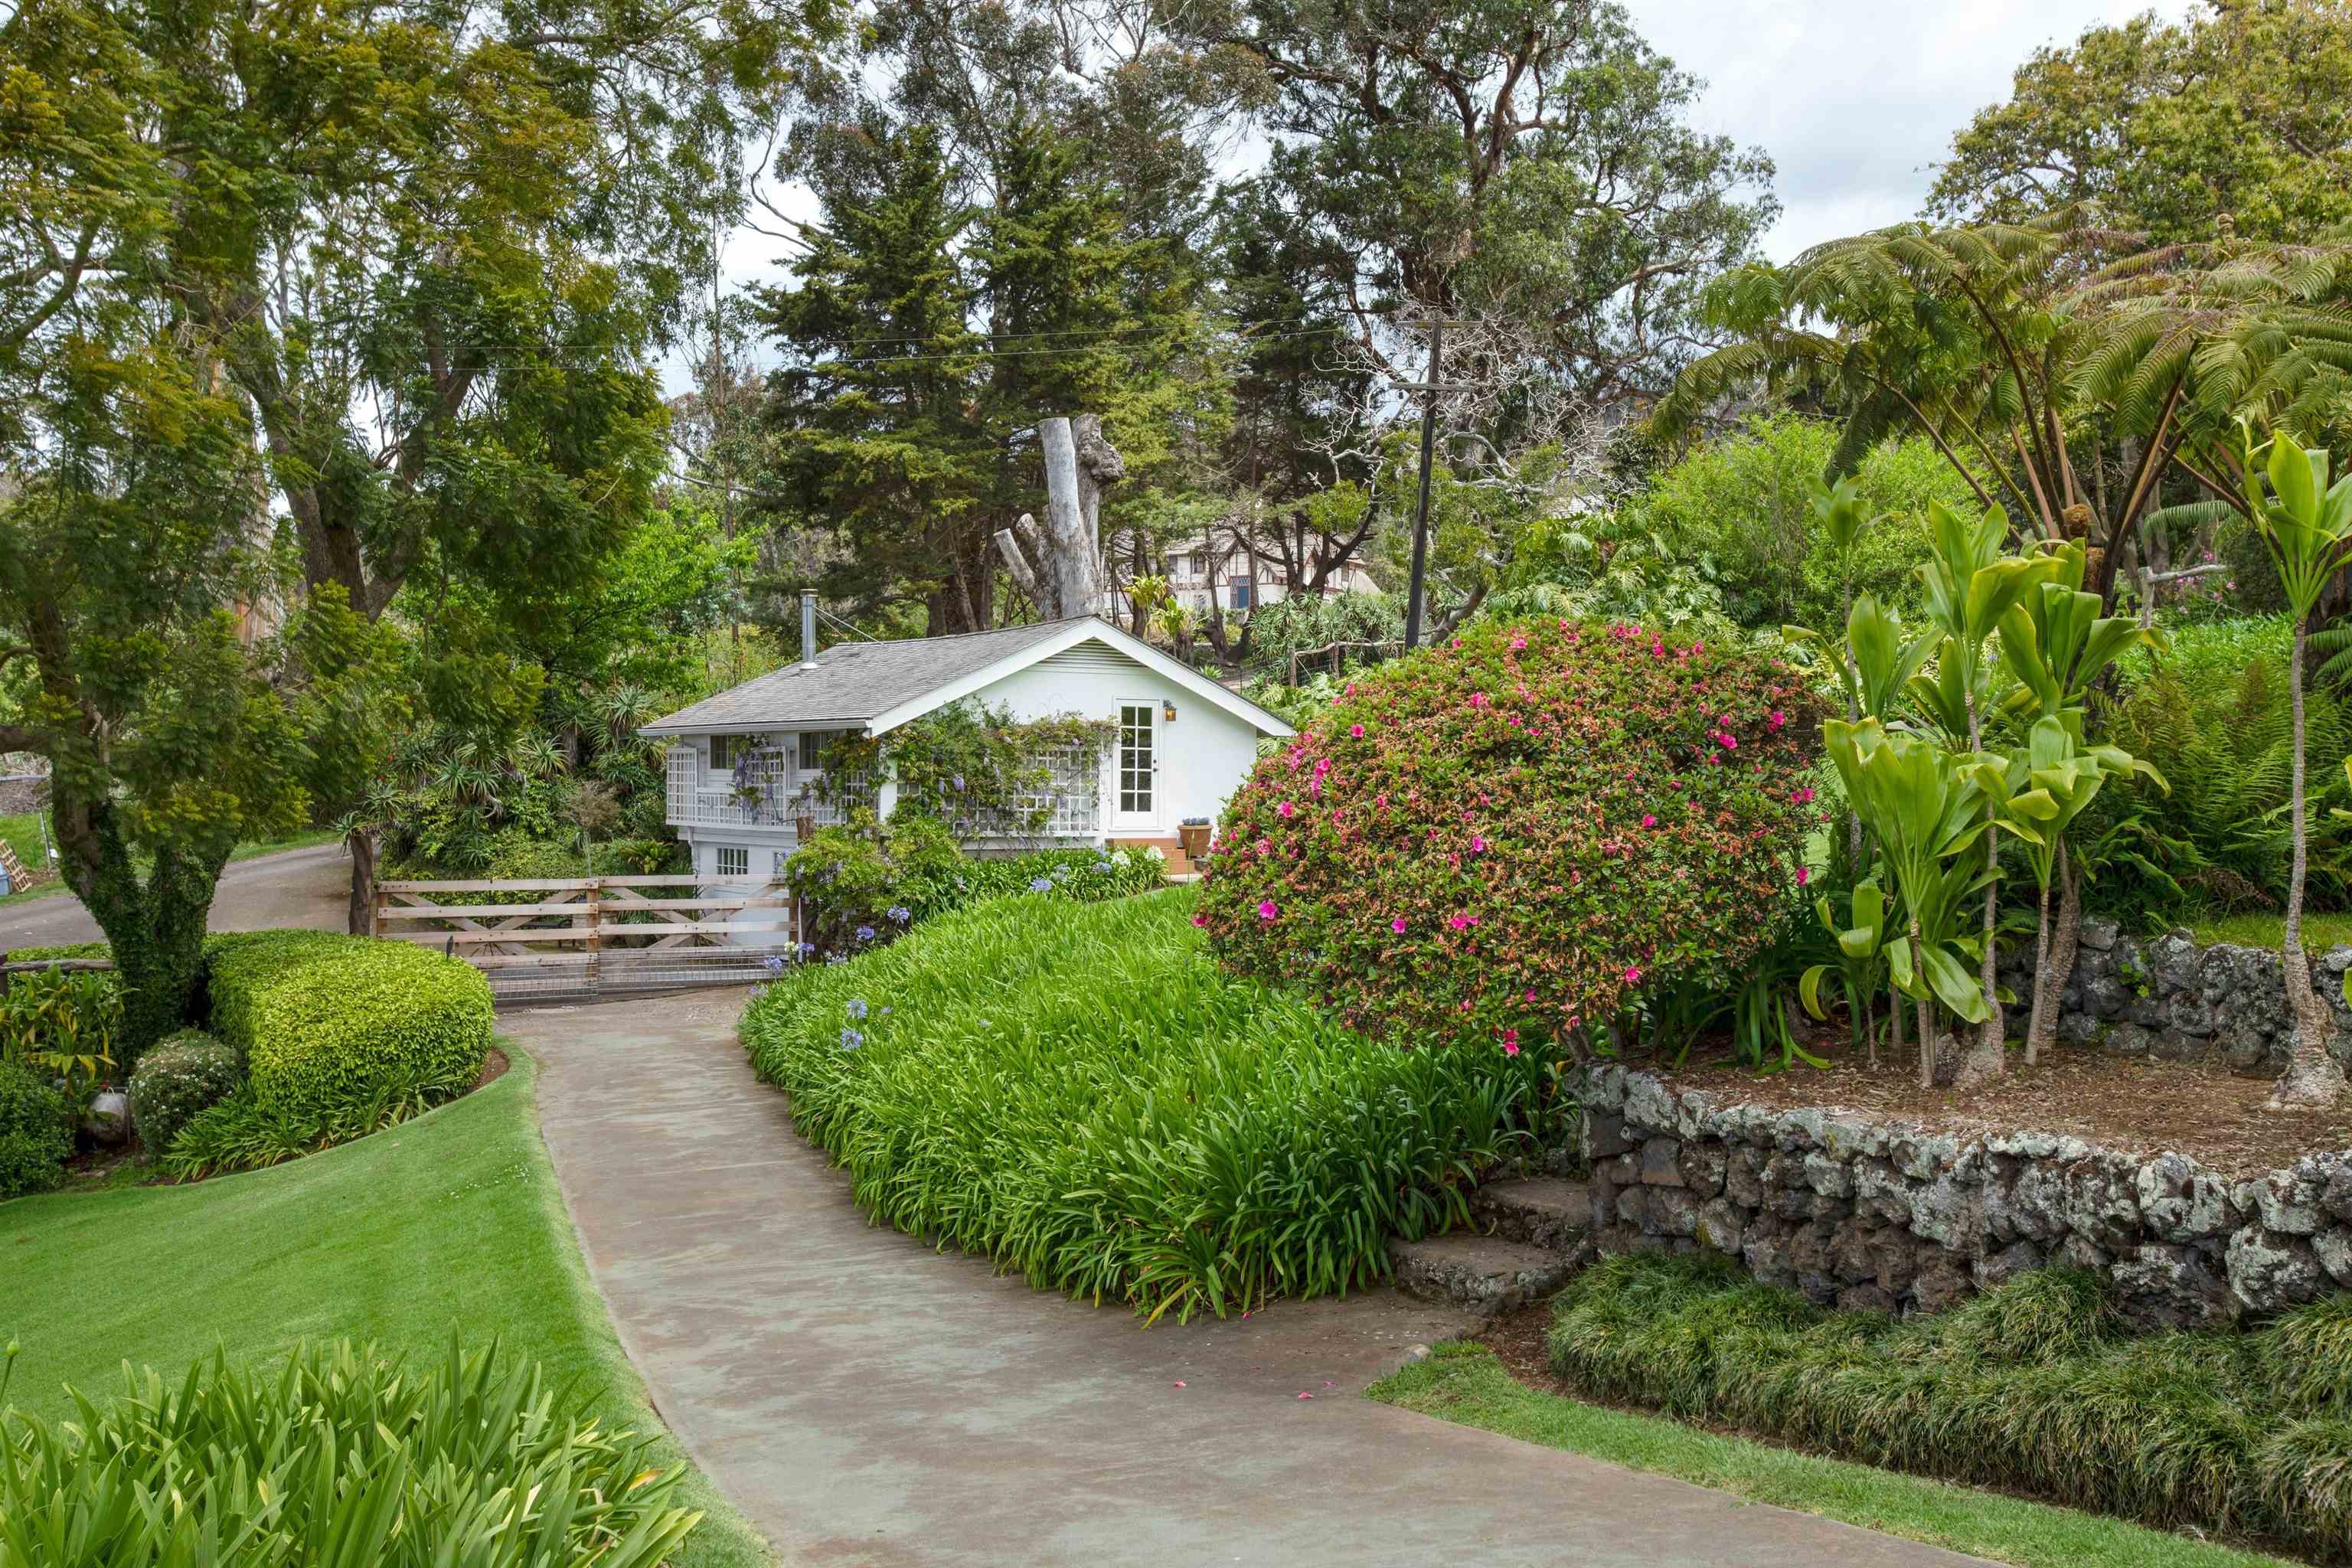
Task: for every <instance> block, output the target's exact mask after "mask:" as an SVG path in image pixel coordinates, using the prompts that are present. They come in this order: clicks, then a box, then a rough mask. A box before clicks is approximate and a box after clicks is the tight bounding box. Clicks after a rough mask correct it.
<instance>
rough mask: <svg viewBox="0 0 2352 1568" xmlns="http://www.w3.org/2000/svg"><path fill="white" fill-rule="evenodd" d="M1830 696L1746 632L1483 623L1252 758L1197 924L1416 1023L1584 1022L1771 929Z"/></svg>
mask: <svg viewBox="0 0 2352 1568" xmlns="http://www.w3.org/2000/svg"><path fill="white" fill-rule="evenodd" d="M1821 718H1822V710H1821V707H1820V702H1819V700H1818V699H1817V698H1816V697H1815V696H1814V695H1813V694H1812V693H1811V691H1810V690H1809V689H1808V688H1807V686H1806V683H1805V682H1804V680H1803V679H1801V677H1800V676H1799V674H1798V673H1797V672H1796V671H1794V670H1792V669H1790V668H1786V667H1785V666H1783V665H1782V664H1781V663H1780V661H1779V660H1778V659H1776V658H1772V657H1771V656H1769V654H1767V653H1763V652H1759V651H1757V650H1754V649H1750V648H1747V647H1735V646H1727V645H1724V644H1722V643H1719V642H1714V641H1686V640H1683V639H1679V638H1675V637H1667V636H1661V635H1659V634H1657V633H1654V632H1653V631H1650V630H1647V629H1644V628H1642V627H1639V626H1626V625H1615V626H1612V625H1609V624H1606V623H1603V624H1600V625H1592V624H1584V623H1575V622H1567V621H1541V622H1534V623H1526V624H1513V623H1510V622H1497V623H1494V624H1489V625H1485V626H1476V627H1475V628H1473V629H1470V630H1467V631H1465V632H1464V633H1463V634H1462V635H1461V636H1460V637H1456V638H1454V639H1452V640H1451V641H1450V642H1449V643H1447V644H1445V645H1444V646H1442V647H1435V648H1433V649H1431V650H1429V651H1427V652H1425V653H1423V654H1421V655H1419V656H1417V657H1415V658H1409V659H1405V660H1402V661H1401V662H1399V663H1396V664H1393V665H1391V666H1389V667H1387V668H1384V669H1381V670H1380V671H1378V672H1377V673H1371V674H1366V675H1362V676H1360V677H1358V678H1357V679H1356V680H1355V681H1354V682H1353V683H1352V684H1351V685H1349V687H1348V688H1347V690H1346V693H1345V694H1344V695H1343V696H1342V697H1341V698H1340V700H1339V701H1338V702H1337V703H1335V704H1333V706H1332V707H1331V708H1330V709H1329V710H1328V711H1327V712H1326V713H1325V714H1323V715H1322V716H1321V717H1320V718H1319V719H1318V721H1315V722H1314V723H1313V724H1311V725H1310V726H1308V727H1307V728H1305V729H1302V730H1301V731H1300V732H1299V734H1298V736H1297V739H1296V740H1294V741H1293V742H1289V743H1288V744H1286V746H1285V747H1284V748H1283V749H1282V750H1280V751H1278V752H1275V753H1274V754H1272V755H1270V756H1268V757H1266V758H1265V759H1263V760H1262V761H1261V762H1260V763H1258V765H1257V767H1256V769H1255V772H1254V773H1252V774H1251V776H1250V778H1249V780H1248V782H1247V783H1245V784H1244V785H1243V786H1242V788H1241V790H1240V791H1239V792H1238V793H1237V794H1236V795H1234V800H1233V803H1232V805H1231V806H1230V807H1229V808H1228V810H1227V812H1226V814H1225V818H1224V821H1223V824H1222V825H1221V826H1220V827H1219V829H1218V833H1217V837H1216V840H1215V843H1214V845H1213V849H1212V853H1211V857H1210V869H1209V875H1208V877H1207V879H1206V881H1205V882H1204V884H1203V886H1202V897H1201V901H1200V905H1199V921H1198V923H1199V924H1200V925H1201V926H1202V928H1203V930H1204V931H1206V932H1207V934H1208V939H1209V943H1210V949H1211V951H1212V952H1213V953H1214V954H1215V955H1216V957H1217V958H1218V959H1219V960H1220V961H1221V962H1222V963H1224V964H1225V965H1226V966H1227V967H1228V968H1230V969H1232V970H1234V971H1235V972H1237V973H1243V974H1248V975H1254V976H1256V977H1259V978H1262V979H1267V980H1273V981H1276V982H1280V983H1283V984H1293V985H1297V986H1300V987H1303V988H1304V989H1305V990H1306V991H1307V992H1308V993H1309V994H1312V995H1314V996H1315V997H1316V998H1317V999H1318V1000H1319V1001H1321V1002H1322V1003H1323V1004H1324V1005H1326V1006H1328V1007H1329V1008H1331V1009H1332V1010H1334V1011H1336V1012H1337V1013H1338V1014H1339V1016H1340V1017H1341V1018H1342V1019H1344V1020H1345V1021H1346V1022H1348V1023H1349V1024H1350V1025H1352V1026H1357V1027H1360V1028H1363V1029H1366V1030H1368V1031H1370V1032H1374V1033H1378V1034H1381V1035H1383V1036H1385V1037H1389V1038H1391V1039H1393V1040H1395V1041H1397V1042H1399V1043H1402V1044H1416V1043H1424V1042H1426V1043H1441V1042H1443V1043H1453V1044H1461V1045H1467V1046H1476V1047H1482V1048H1487V1049H1499V1050H1504V1051H1509V1052H1512V1053H1514V1054H1516V1052H1517V1049H1518V1048H1519V1047H1521V1046H1522V1043H1524V1044H1525V1045H1526V1046H1527V1047H1529V1048H1533V1047H1536V1046H1538V1044H1549V1045H1551V1046H1554V1047H1558V1046H1562V1045H1567V1044H1570V1043H1572V1042H1575V1041H1578V1040H1580V1039H1581V1038H1583V1037H1586V1036H1587V1035H1588V1033H1589V1032H1591V1031H1595V1030H1598V1029H1599V1028H1601V1027H1602V1026H1605V1025H1607V1024H1608V1023H1609V1022H1610V1021H1611V1020H1612V1019H1613V1018H1615V1017H1617V1016H1619V1015H1620V1014H1621V1013H1622V1012H1623V1011H1624V1010H1625V1009H1626V1008H1627V1007H1628V1006H1629V1005H1632V1004H1633V1002H1634V1001H1635V1000H1636V999H1637V998H1638V997H1639V996H1640V994H1642V993H1643V991H1644V989H1645V988H1647V987H1649V986H1651V985H1654V984H1659V983H1663V982H1671V983H1672V984H1676V985H1686V984H1729V983H1732V982H1735V981H1736V980H1737V978H1738V974H1739V973H1740V970H1741V966H1742V964H1743V963H1744V962H1745V961H1747V960H1748V959H1749V958H1750V957H1751V956H1753V955H1754V954H1756V953H1757V952H1759V950H1760V949H1761V948H1763V947H1764V946H1765V945H1766V944H1767V943H1768V942H1769V941H1770V940H1771V938H1772V936H1773V933H1774V932H1775V931H1777V930H1778V929H1779V928H1780V925H1781V924H1782V923H1783V921H1784V920H1785V916H1786V912H1787V910H1789V909H1790V903H1791V895H1792V892H1793V890H1794V889H1795V888H1796V887H1797V886H1798V884H1799V882H1800V879H1801V868H1802V865H1803V847H1804V836H1805V834H1806V832H1807V831H1808V830H1809V829H1810V828H1811V827H1813V826H1817V825H1818V823H1819V821H1820V807H1818V806H1817V805H1813V804H1811V784H1810V777H1811V772H1812V767H1813V763H1814V761H1815V758H1816V756H1817V755H1818V752H1817V746H1818V739H1819V723H1820V720H1821Z"/></svg>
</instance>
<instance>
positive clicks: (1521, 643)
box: [1511, 637, 1528, 653]
mask: <svg viewBox="0 0 2352 1568" xmlns="http://www.w3.org/2000/svg"><path fill="white" fill-rule="evenodd" d="M1527 646H1528V639H1527V638H1525V637H1513V638H1512V639H1511V651H1512V652H1513V653H1518V652H1521V651H1522V650H1524V649H1525V648H1526V647H1527Z"/></svg>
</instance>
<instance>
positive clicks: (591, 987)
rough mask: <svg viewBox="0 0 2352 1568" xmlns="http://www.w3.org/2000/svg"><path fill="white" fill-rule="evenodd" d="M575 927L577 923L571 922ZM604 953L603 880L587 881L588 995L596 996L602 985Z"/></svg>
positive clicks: (598, 878) (593, 879)
mask: <svg viewBox="0 0 2352 1568" xmlns="http://www.w3.org/2000/svg"><path fill="white" fill-rule="evenodd" d="M573 923H574V924H575V925H576V924H577V923H578V922H577V921H574V922H573ZM603 957H604V879H603V878H601V877H591V878H589V879H588V994H589V995H591V996H593V995H596V994H598V993H599V990H600V988H601V987H602V985H603V984H604V975H603V964H602V962H601V961H602V959H603Z"/></svg>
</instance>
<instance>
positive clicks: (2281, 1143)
mask: <svg viewBox="0 0 2352 1568" xmlns="http://www.w3.org/2000/svg"><path fill="white" fill-rule="evenodd" d="M1801 1043H1802V1044H1803V1045H1804V1047H1805V1048H1806V1049H1807V1050H1809V1051H1811V1052H1812V1053H1813V1054H1814V1055H1815V1056H1818V1057H1821V1058H1823V1059H1824V1060H1826V1061H1827V1062H1828V1063H1829V1064H1830V1065H1829V1067H1828V1068H1825V1069H1823V1068H1811V1067H1807V1066H1806V1065H1804V1064H1803V1063H1801V1062H1800V1063H1799V1064H1797V1065H1796V1066H1795V1067H1793V1068H1790V1069H1789V1070H1788V1071H1786V1072H1781V1073H1774V1074H1772V1075H1770V1076H1769V1077H1759V1076H1758V1075H1757V1074H1755V1073H1753V1072H1751V1071H1749V1070H1748V1069H1747V1068H1741V1067H1738V1066H1735V1065H1732V1064H1730V1063H1728V1062H1724V1061H1721V1060H1719V1059H1718V1058H1719V1056H1720V1047H1718V1046H1717V1045H1715V1044H1714V1043H1712V1042H1709V1041H1706V1040H1702V1041H1700V1042H1699V1043H1698V1044H1697V1045H1696V1046H1694V1047H1692V1049H1691V1053H1690V1056H1689V1058H1688V1059H1687V1060H1686V1062H1685V1065H1684V1066H1683V1067H1682V1068H1679V1069H1675V1068H1664V1067H1663V1066H1662V1065H1661V1066H1657V1067H1652V1066H1649V1065H1648V1064H1645V1063H1643V1061H1641V1060H1640V1059H1638V1058H1636V1059H1635V1060H1633V1061H1632V1062H1630V1063H1629V1064H1628V1065H1629V1066H1633V1067H1636V1068H1643V1069H1644V1070H1651V1071H1658V1072H1660V1073H1661V1074H1662V1076H1664V1079H1666V1081H1667V1082H1669V1083H1671V1084H1673V1085H1674V1086H1675V1088H1676V1089H1704V1090H1706V1092H1708V1093H1710V1094H1719V1095H1724V1096H1727V1097H1728V1098H1731V1099H1733V1100H1740V1101H1743V1102H1745V1103H1748V1104H1750V1105H1761V1106H1767V1107H1769V1108H1771V1109H1773V1110H1796V1109H1799V1108H1801V1107H1804V1106H1821V1107H1823V1108H1828V1109H1836V1110H1853V1111H1860V1112H1863V1113H1864V1114H1867V1115H1869V1116H1872V1117H1875V1118H1883V1119H1885V1120H1888V1121H1909V1122H1916V1123H1917V1124H1918V1125H1920V1126H1922V1127H1926V1128H1929V1129H1932V1130H1934V1131H1941V1132H1953V1133H1958V1134H1961V1135H1963V1136H1965V1135H1969V1134H1977V1133H1993V1132H2013V1131H2034V1132H2051V1133H2058V1134H2071V1135H2072V1136H2074V1137H2077V1138H2082V1139H2084V1140H2086V1141H2088V1142H2094V1143H2098V1144H2101V1145H2104V1146H2105V1147H2106V1148H2109V1149H2113V1150H2116V1152H2123V1153H2138V1154H2152V1153H2158V1152H2164V1151H2166V1150H2170V1151H2173V1152H2177V1153H2181V1154H2186V1155H2189V1157H2190V1158H2192V1159H2195V1160H2197V1161H2200V1162H2201V1163H2204V1164H2207V1165H2210V1166H2211V1167H2213V1168H2214V1169H2215V1170H2217V1171H2220V1172H2222V1173H2228V1174H2231V1175H2237V1176H2250V1175H2255V1174H2259V1173H2263V1172H2266V1171H2273V1170H2277V1169H2279V1168H2280V1167H2282V1166H2285V1165H2292V1164H2294V1163H2295V1161H2296V1160H2298V1159H2300V1158H2302V1157H2303V1156H2304V1155H2305V1154H2308V1153H2311V1152H2315V1151H2317V1150H2336V1149H2352V1096H2347V1101H2346V1102H2345V1103H2343V1104H2339V1105H2337V1106H2335V1107H2332V1108H2329V1109H2326V1110H2267V1109H2265V1101H2267V1100H2269V1098H2270V1092H2271V1085H2272V1080H2271V1079H2267V1078H2254V1077H2247V1076H2242V1075H2240V1074H2238V1073H2234V1072H2231V1070H2230V1069H2229V1068H2226V1067H2224V1066H2222V1065H2221V1064H2220V1063H2218V1062H2175V1061H2158V1060H2155V1059H2152V1058H2145V1057H2121V1056H2109V1055H2106V1054H2105V1053H2103V1052H2102V1051H2101V1050H2100V1049H2099V1048H2098V1047H2096V1046H2090V1045H2063V1044H2062V1045H2059V1046H2057V1047H2053V1049H2051V1050H2049V1051H2047V1052H2044V1053H2043V1054H2042V1060H2041V1062H2040V1063H2039V1064H2038V1065H2036V1066H2034V1067H2031V1068H2029V1067H2027V1066H2026V1065H2025V1060H2024V1057H2023V1056H2022V1054H2021V1052H2019V1051H2017V1050H2014V1049H2012V1050H2011V1052H2010V1055H2009V1061H2010V1070H2009V1072H2008V1074H2007V1075H2006V1076H2005V1077H2004V1078H2002V1079H2000V1081H1998V1082H1996V1083H1993V1084H1989V1085H1986V1086H1983V1087H1980V1088H1978V1089H1921V1088H1920V1087H1919V1082H1918V1070H1919V1058H1918V1054H1917V1052H1918V1046H1917V1042H1916V1040H1912V1041H1910V1042H1908V1043H1907V1044H1906V1047H1905V1049H1904V1052H1903V1054H1902V1056H1901V1058H1899V1059H1898V1058H1895V1056H1894V1055H1893V1054H1892V1053H1890V1052H1888V1051H1886V1050H1884V1049H1882V1050H1881V1051H1880V1052H1879V1062H1878V1066H1877V1067H1876V1068H1872V1067H1871V1066H1870V1065H1869V1063H1868V1062H1867V1060H1865V1059H1864V1058H1860V1057H1857V1056H1854V1055H1853V1054H1852V1050H1851V1042H1850V1041H1849V1040H1848V1038H1847V1037H1846V1036H1845V1034H1844V1032H1843V1026H1838V1027H1836V1028H1834V1029H1825V1030H1822V1031H1820V1032H1819V1033H1818V1034H1816V1035H1815V1036H1814V1037H1811V1038H1809V1039H1806V1040H1804V1041H1802V1042H1801Z"/></svg>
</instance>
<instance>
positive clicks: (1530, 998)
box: [1528, 991, 1536, 1002]
mask: <svg viewBox="0 0 2352 1568" xmlns="http://www.w3.org/2000/svg"><path fill="white" fill-rule="evenodd" d="M1535 999H1536V994H1535V993H1534V992H1532V991H1530V992H1528V1001H1529V1002H1533V1001H1534V1000H1535Z"/></svg>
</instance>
